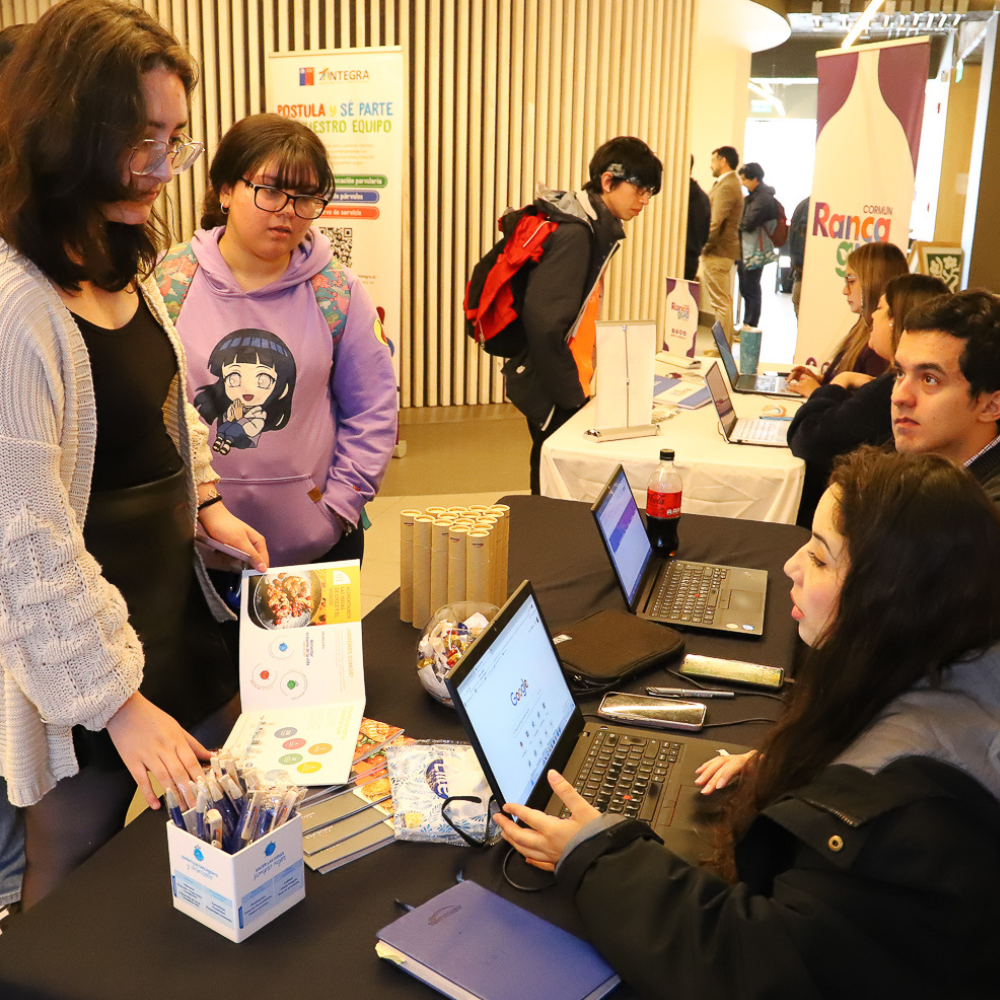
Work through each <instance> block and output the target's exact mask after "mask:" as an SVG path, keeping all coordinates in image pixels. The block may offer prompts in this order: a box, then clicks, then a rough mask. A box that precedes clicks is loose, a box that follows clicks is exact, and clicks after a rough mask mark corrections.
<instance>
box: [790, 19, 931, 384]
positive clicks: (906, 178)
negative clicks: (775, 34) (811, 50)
mask: <svg viewBox="0 0 1000 1000" xmlns="http://www.w3.org/2000/svg"><path fill="white" fill-rule="evenodd" d="M929 61H930V41H929V40H928V39H927V38H915V39H906V40H903V41H895V42H883V43H881V44H876V45H864V46H862V47H860V48H856V49H849V50H847V51H844V50H841V49H834V50H832V51H827V52H817V53H816V65H817V70H818V76H819V94H818V107H817V111H816V133H817V137H816V169H815V172H814V174H813V188H812V197H811V198H810V202H809V227H808V229H807V231H806V252H805V266H804V268H803V277H802V300H801V302H800V305H799V334H798V341H797V343H796V348H795V361H796V363H798V364H810V365H816V366H822V365H823V364H824V363H826V362H828V361H830V360H831V358H832V357H833V354H834V351H835V350H836V348H837V346H838V345H839V344H840V342H841V340H842V339H843V338H844V336H845V335H846V334H847V332H848V331H849V330H850V329H851V327H852V326H853V325H854V323H855V321H856V320H857V317H856V316H855V315H853V314H852V313H851V312H850V310H849V309H848V307H847V300H846V299H845V298H844V294H843V289H844V277H845V274H846V272H845V270H844V268H845V265H846V263H847V255H848V254H849V253H850V252H851V251H852V250H853V249H854V248H855V247H856V246H858V245H860V244H861V243H870V242H871V241H873V240H882V241H884V242H889V243H895V244H896V245H897V246H898V247H899V248H900V249H901V250H902V251H903V253H904V254H905V253H906V249H907V242H908V239H909V234H910V210H911V208H912V205H913V186H914V178H915V176H916V170H917V151H918V149H919V148H920V127H921V123H922V120H923V113H924V88H925V85H926V83H927V70H928V66H929Z"/></svg>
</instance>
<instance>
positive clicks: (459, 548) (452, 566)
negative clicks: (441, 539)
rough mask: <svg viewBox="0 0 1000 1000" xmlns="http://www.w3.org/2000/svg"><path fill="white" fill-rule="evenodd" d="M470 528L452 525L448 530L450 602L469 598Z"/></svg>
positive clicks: (453, 602)
mask: <svg viewBox="0 0 1000 1000" xmlns="http://www.w3.org/2000/svg"><path fill="white" fill-rule="evenodd" d="M468 538H469V529H468V528H462V527H458V528H456V527H455V526H454V525H452V526H451V530H450V531H449V532H448V603H449V604H455V603H457V602H458V601H464V600H467V597H466V584H465V580H466V575H465V572H466V570H465V566H466V559H467V556H466V549H467V547H468V546H467V542H468Z"/></svg>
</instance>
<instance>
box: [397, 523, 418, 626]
mask: <svg viewBox="0 0 1000 1000" xmlns="http://www.w3.org/2000/svg"><path fill="white" fill-rule="evenodd" d="M419 515H420V511H419V510H401V511H400V512H399V620H400V621H401V622H411V623H412V622H413V519H414V518H415V517H419Z"/></svg>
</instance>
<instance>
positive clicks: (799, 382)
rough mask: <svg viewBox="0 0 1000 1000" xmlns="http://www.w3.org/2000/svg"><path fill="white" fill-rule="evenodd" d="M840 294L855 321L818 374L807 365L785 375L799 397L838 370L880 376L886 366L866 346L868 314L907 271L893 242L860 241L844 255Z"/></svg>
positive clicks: (868, 331)
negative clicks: (842, 290) (855, 318)
mask: <svg viewBox="0 0 1000 1000" xmlns="http://www.w3.org/2000/svg"><path fill="white" fill-rule="evenodd" d="M844 271H845V276H844V295H845V296H846V298H847V305H848V307H849V308H850V310H851V312H852V313H854V314H855V315H856V316H857V317H858V320H857V322H856V323H855V324H854V326H852V327H851V330H850V333H848V334H847V336H846V337H845V338H844V339H843V341H841V344H840V346H839V347H838V348H837V350H836V352H835V353H834V355H833V360H832V361H831V362H830V363H829V365H827V367H826V369H825V371H824V372H823V373H822V375H817V374H816V372H814V371H813V370H812V369H811V368H807V367H806V366H804V365H797V366H796V367H795V368H793V369H792V371H791V373H790V374H789V376H788V382H789V386H788V387H789V388H790V389H792V390H793V391H794V392H798V393H801V394H802V395H803V396H811V395H812V394H813V392H814V391H815V390H816V389H817V388H818V387H819V386H821V385H829V383H830V382H832V381H833V379H834V377H835V376H837V375H839V374H840V373H841V372H860V373H861V374H863V375H867V376H869V377H870V378H875V377H877V376H879V375H881V374H882V373H883V372H884V371H885V370H886V367H887V363H886V361H885V359H884V358H880V357H879V356H878V355H877V354H876V353H875V352H874V351H873V350H872V349H871V347H869V346H868V339H869V337H870V336H871V329H872V313H873V312H874V311H875V308H876V306H877V305H878V301H879V299H880V298H881V297H882V295H883V293H884V292H885V286H886V285H887V284H888V283H889V282H890V281H891V280H892V279H893V278H898V277H900V276H902V275H904V274H909V273H910V269H909V267H907V265H906V258H905V257H904V256H903V251H902V250H900V249H899V247H897V246H896V245H895V244H894V243H882V242H880V241H878V240H876V241H875V242H873V243H862V244H861V246H859V247H855V248H854V249H853V250H852V251H851V252H850V254H848V257H847V265H846V267H845V268H844Z"/></svg>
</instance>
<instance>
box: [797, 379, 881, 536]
mask: <svg viewBox="0 0 1000 1000" xmlns="http://www.w3.org/2000/svg"><path fill="white" fill-rule="evenodd" d="M894 383H895V379H894V377H893V374H892V372H886V374H885V375H882V376H880V377H879V378H877V379H875V381H874V382H869V383H867V384H866V385H863V386H861V388H859V389H856V390H854V391H853V392H852V391H850V390H849V389H845V388H843V387H842V386H839V385H821V386H820V387H819V388H818V389H816V391H815V392H813V394H812V395H811V396H810V397H809V398H808V399H807V400H806V401H805V402H804V403H803V404H802V406H801V407H800V408H799V412H798V413H796V414H795V416H794V418H793V419H792V422H791V424H790V426H789V428H788V447H789V448H791V449H792V454H793V455H795V456H796V458H801V459H803V460H804V461H805V463H806V476H805V482H804V483H803V486H802V502H801V503H800V504H799V513H798V517H797V518H796V521H795V523H796V524H800V525H802V527H803V528H808V527H809V526H810V525H811V524H812V516H813V513H814V512H815V510H816V505H817V504H818V503H819V498H820V497H821V496H822V495H823V491H824V490H825V489H826V484H827V480H829V478H830V470H831V469H832V468H833V462H834V459H835V458H837V456H838V455H846V454H848V453H849V452H852V451H854V449H855V448H859V447H860V446H861V445H863V444H886V443H887V442H889V441H891V440H892V414H891V408H890V400H891V398H892V387H893V385H894Z"/></svg>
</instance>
